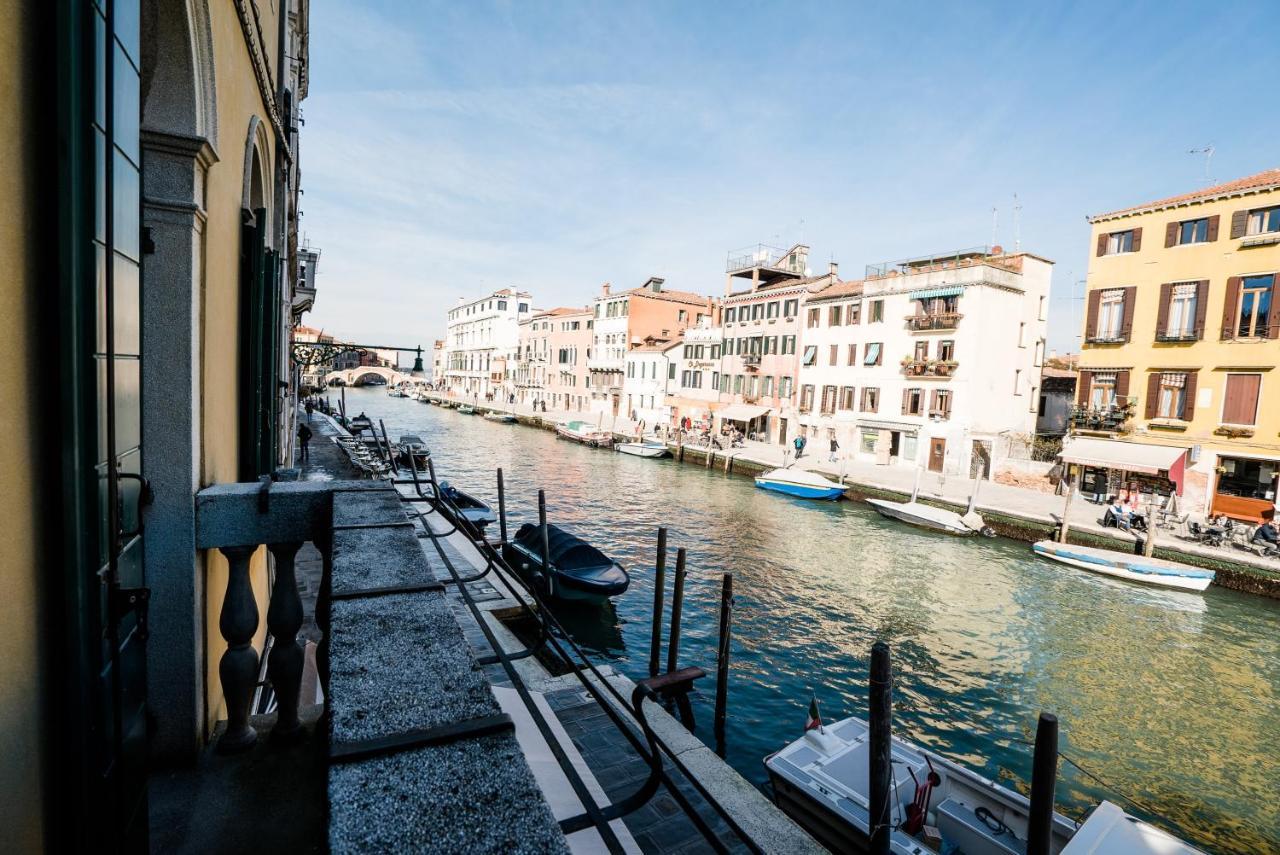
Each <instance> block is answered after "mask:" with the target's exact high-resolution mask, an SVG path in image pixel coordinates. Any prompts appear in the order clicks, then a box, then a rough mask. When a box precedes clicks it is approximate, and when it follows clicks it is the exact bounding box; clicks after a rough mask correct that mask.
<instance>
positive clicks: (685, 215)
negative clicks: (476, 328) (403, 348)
mask: <svg viewBox="0 0 1280 855" xmlns="http://www.w3.org/2000/svg"><path fill="white" fill-rule="evenodd" d="M311 21H312V33H311V63H312V67H311V85H310V95H309V97H308V99H307V100H306V101H305V102H304V103H303V115H304V116H305V119H306V127H305V130H304V135H303V141H302V155H301V158H302V160H301V163H302V169H303V188H304V191H305V195H304V197H303V203H302V208H303V211H304V217H303V220H302V229H303V231H304V232H305V233H306V235H307V237H308V238H309V239H310V240H311V242H312V244H313V245H316V246H318V247H320V248H321V249H322V251H323V256H322V259H321V263H320V267H319V288H320V291H319V294H318V298H317V304H316V310H315V312H314V314H313V316H312V317H311V319H310V321H309V322H310V323H312V324H313V325H316V326H323V327H324V328H325V329H326V330H329V331H332V332H334V333H336V334H339V335H342V336H345V337H348V338H349V339H354V340H358V341H361V342H365V343H374V344H398V345H413V344H417V343H419V342H421V343H423V344H428V345H429V342H430V340H431V339H433V338H437V337H441V336H442V335H443V332H444V313H445V310H446V309H447V307H449V306H451V305H453V303H454V302H455V301H456V300H457V298H458V297H461V296H472V295H476V296H478V295H479V294H481V293H482V292H485V291H487V290H489V289H493V288H498V287H505V286H518V287H521V288H525V289H528V290H530V291H532V292H533V293H534V295H535V303H536V304H537V305H538V306H540V307H547V308H549V307H552V306H556V305H582V304H585V303H586V302H587V301H588V300H589V299H590V297H592V296H593V295H595V294H596V293H598V290H599V286H600V284H601V283H603V282H606V281H608V282H612V283H614V285H615V287H634V286H637V285H640V284H642V283H643V282H644V280H645V279H646V278H648V277H649V276H663V277H665V278H666V281H667V284H668V287H673V288H681V289H685V290H691V291H699V292H702V293H706V294H715V295H718V294H720V293H722V291H723V288H724V275H723V270H724V261H725V255H726V253H727V252H728V251H729V250H731V249H736V248H739V247H743V246H747V245H749V244H753V243H757V242H764V243H772V244H781V245H784V246H785V245H787V244H790V243H792V242H795V241H800V240H803V241H804V242H806V243H808V244H809V245H810V246H811V247H812V248H813V250H812V255H811V264H812V266H813V268H814V269H815V270H822V269H825V267H826V262H827V261H828V260H831V259H833V258H834V260H836V261H838V262H839V263H840V272H841V274H842V276H844V277H846V278H857V277H860V276H861V275H862V271H863V268H864V266H865V265H866V264H868V263H875V262H880V261H886V260H891V259H897V258H904V257H909V256H915V255H923V254H926V253H932V252H938V251H944V250H949V249H956V248H960V247H967V246H974V245H978V244H986V243H989V242H990V240H991V235H992V213H991V209H992V208H993V207H995V208H998V209H999V225H998V227H997V234H996V238H997V242H998V243H1001V244H1003V245H1004V246H1006V247H1008V246H1012V244H1013V241H1014V232H1013V207H1014V194H1017V198H1018V200H1019V202H1020V204H1021V214H1020V237H1021V245H1022V248H1023V249H1025V250H1028V251H1031V252H1035V253H1038V254H1041V255H1044V256H1047V257H1048V258H1050V259H1052V260H1054V261H1055V262H1057V267H1056V273H1055V277H1054V296H1053V300H1052V303H1051V314H1050V342H1049V343H1050V347H1052V348H1054V349H1057V350H1059V351H1063V350H1070V349H1074V348H1076V346H1077V334H1078V327H1079V307H1080V303H1079V300H1078V299H1075V298H1076V297H1078V295H1079V291H1080V286H1079V284H1078V283H1079V282H1080V281H1081V280H1082V279H1083V278H1084V273H1085V269H1086V265H1087V261H1088V246H1087V244H1088V225H1087V223H1086V222H1085V217H1086V215H1088V214H1090V213H1096V212H1100V211H1106V210H1110V209H1113V208H1118V207H1124V206H1126V205H1129V204H1136V203H1139V202H1143V201H1147V200H1150V199H1156V198H1159V197H1162V196H1166V195H1172V194H1175V193H1180V192H1185V191H1188V190H1192V189H1195V188H1196V187H1198V186H1200V185H1201V184H1202V182H1203V178H1204V158H1203V157H1202V156H1197V155H1191V154H1188V153H1187V152H1188V150H1189V149H1194V148H1200V147H1203V146H1205V145H1207V144H1210V143H1212V144H1213V145H1214V146H1215V149H1216V154H1215V155H1214V157H1213V160H1212V164H1211V169H1210V175H1211V177H1212V178H1215V179H1218V180H1221V181H1225V180H1230V179H1232V178H1237V177H1240V176H1243V175H1248V174H1251V173H1254V172H1258V171H1261V170H1263V169H1266V168H1270V167H1275V166H1280V110H1277V109H1276V100H1275V99H1276V95H1275V92H1276V88H1275V86H1276V82H1277V72H1276V67H1277V66H1276V56H1277V53H1278V51H1280V41H1278V40H1277V35H1278V34H1280V3H1276V2H1270V3H1256V4H1232V3H1221V2H1219V3H1197V4H1193V3H1169V2H1165V3H1158V4H1156V3H1152V4H1115V3H1102V4H1077V5H1073V6H1071V7H1069V8H1065V7H1064V8H1059V7H1058V6H1057V4H1052V3H1035V4H1032V3H1011V4H993V5H985V6H981V7H980V6H979V5H978V4H935V3H919V4H892V5H891V4H883V5H880V4H877V5H865V6H859V7H856V8H855V7H854V6H853V4H847V3H842V4H834V3H833V4H819V3H787V4H781V3H779V4H767V3H739V4H727V3H691V2H685V3H646V4H641V3H630V4H627V3H621V2H608V3H606V2H601V3H569V2H554V3H534V2H518V3H499V4H487V3H483V4H482V3H480V2H463V3H458V2H452V3H434V2H390V0H386V2H357V0H313V2H312V9H311Z"/></svg>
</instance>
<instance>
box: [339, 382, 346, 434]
mask: <svg viewBox="0 0 1280 855" xmlns="http://www.w3.org/2000/svg"><path fill="white" fill-rule="evenodd" d="M338 391H339V392H340V393H341V394H342V398H341V399H339V401H338V406H339V407H341V408H342V426H343V427H346V426H347V387H346V386H340V387H339V388H338Z"/></svg>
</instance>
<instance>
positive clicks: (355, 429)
mask: <svg viewBox="0 0 1280 855" xmlns="http://www.w3.org/2000/svg"><path fill="white" fill-rule="evenodd" d="M346 427H347V430H349V431H350V432H351V433H352V434H354V435H356V436H359V435H360V434H361V433H362V432H363V431H366V430H367V431H369V432H370V433H373V419H371V418H369V417H368V416H366V415H365V414H364V413H361V414H360V415H358V416H356V417H355V418H353V419H350V420H349V421H348V422H347V425H346Z"/></svg>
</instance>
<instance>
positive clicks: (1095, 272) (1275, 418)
mask: <svg viewBox="0 0 1280 855" xmlns="http://www.w3.org/2000/svg"><path fill="white" fill-rule="evenodd" d="M1278 204H1280V189H1273V190H1269V191H1264V192H1255V193H1250V194H1247V195H1237V196H1233V197H1231V198H1225V199H1219V200H1216V201H1208V202H1200V203H1195V204H1185V205H1181V206H1178V207H1172V208H1167V209H1163V210H1156V211H1149V212H1146V213H1136V214H1128V215H1118V216H1114V217H1109V218H1105V219H1101V220H1098V219H1097V218H1095V221H1094V222H1093V226H1092V234H1091V236H1090V243H1089V256H1090V258H1089V273H1088V278H1087V280H1086V287H1087V291H1088V292H1092V291H1095V290H1098V289H1108V288H1119V287H1128V286H1135V287H1136V288H1137V295H1136V303H1135V310H1134V322H1133V331H1132V335H1131V337H1130V340H1129V342H1127V343H1125V344H1115V345H1113V344H1089V343H1087V342H1086V343H1085V344H1084V345H1083V346H1082V349H1081V357H1080V367H1081V368H1128V369H1129V370H1130V371H1131V374H1130V386H1129V394H1130V396H1134V397H1136V398H1137V399H1138V400H1137V409H1136V413H1135V417H1134V419H1133V421H1132V422H1131V424H1132V425H1133V428H1134V430H1133V432H1132V433H1131V434H1129V435H1127V436H1125V437H1122V438H1124V439H1129V440H1134V441H1141V442H1144V443H1153V444H1162V445H1177V446H1187V447H1191V446H1200V457H1199V461H1198V462H1197V463H1196V464H1195V465H1194V466H1192V467H1190V470H1189V472H1188V478H1187V483H1186V495H1185V496H1184V499H1186V500H1187V501H1188V502H1189V505H1187V507H1190V508H1191V509H1194V510H1199V511H1201V512H1203V511H1205V510H1207V509H1208V501H1209V497H1210V496H1211V494H1212V490H1213V487H1214V483H1215V478H1216V473H1215V472H1214V468H1215V467H1216V466H1217V459H1218V457H1219V456H1220V455H1225V456H1231V457H1253V458H1265V459H1271V460H1275V459H1280V339H1250V340H1226V341H1224V340H1222V337H1221V331H1222V320H1223V308H1224V303H1225V301H1226V292H1227V279H1228V278H1229V277H1232V276H1250V275H1254V274H1269V273H1276V272H1277V271H1280V245H1272V246H1259V247H1250V248H1241V243H1242V241H1243V239H1242V238H1237V239H1234V240H1233V239H1232V238H1231V215H1232V214H1233V213H1234V212H1236V211H1240V210H1245V209H1253V208H1264V207H1267V206H1269V205H1278ZM1215 214H1216V215H1218V216H1219V217H1220V220H1219V231H1218V237H1217V240H1215V241H1213V242H1209V243H1199V244H1189V245H1186V246H1172V247H1165V228H1166V226H1167V224H1168V223H1170V222H1172V221H1182V220H1190V219H1197V218H1199V217H1211V216H1213V215H1215ZM1134 228H1141V229H1142V245H1141V248H1140V249H1139V250H1138V251H1137V252H1131V253H1123V254H1119V255H1104V256H1098V255H1097V244H1098V237H1099V235H1102V234H1107V233H1110V232H1117V231H1125V230H1128V229H1134ZM1202 279H1207V280H1208V281H1209V294H1208V309H1207V312H1206V314H1205V330H1204V337H1203V339H1202V340H1201V341H1197V342H1191V343H1172V342H1171V343H1163V342H1157V341H1156V340H1155V336H1156V321H1157V313H1158V311H1159V302H1160V285H1161V284H1162V283H1165V282H1182V281H1192V280H1202ZM1085 305H1086V307H1087V306H1088V302H1087V294H1086V303H1085ZM1271 311H1272V312H1276V311H1280V306H1276V305H1273V306H1272V308H1271ZM1085 324H1086V325H1087V324H1088V313H1087V308H1086V312H1085ZM1086 335H1087V330H1086ZM1237 368H1239V369H1246V368H1247V369H1251V370H1252V371H1255V372H1260V373H1261V374H1262V391H1261V396H1260V400H1259V405H1258V418H1257V425H1256V427H1255V429H1254V434H1253V436H1252V437H1248V438H1235V439H1229V438H1226V437H1222V436H1216V435H1214V430H1215V429H1217V428H1218V427H1219V426H1220V425H1221V424H1222V420H1221V415H1222V407H1223V402H1224V398H1225V389H1226V382H1227V380H1226V378H1227V373H1228V372H1227V371H1226V370H1224V369H1237ZM1178 369H1188V370H1193V369H1194V370H1197V371H1198V374H1197V378H1198V379H1197V395H1196V406H1195V411H1194V414H1193V418H1192V420H1191V421H1190V422H1189V423H1186V429H1185V430H1170V429H1168V428H1165V429H1161V428H1153V427H1151V423H1150V422H1149V421H1148V420H1147V419H1146V418H1145V412H1146V400H1147V377H1148V376H1149V374H1150V372H1153V371H1162V370H1178Z"/></svg>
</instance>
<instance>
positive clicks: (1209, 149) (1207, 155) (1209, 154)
mask: <svg viewBox="0 0 1280 855" xmlns="http://www.w3.org/2000/svg"><path fill="white" fill-rule="evenodd" d="M1213 151H1214V149H1213V143H1209V144H1208V145H1207V146H1205V147H1204V148H1193V149H1191V150H1190V151H1188V152H1187V154H1203V155H1204V178H1203V181H1204V183H1205V185H1206V186H1207V185H1209V184H1212V183H1213V179H1212V178H1210V177H1209V164H1210V163H1211V162H1212V161H1213Z"/></svg>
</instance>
